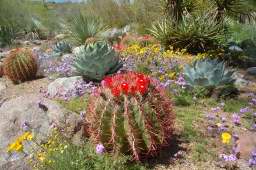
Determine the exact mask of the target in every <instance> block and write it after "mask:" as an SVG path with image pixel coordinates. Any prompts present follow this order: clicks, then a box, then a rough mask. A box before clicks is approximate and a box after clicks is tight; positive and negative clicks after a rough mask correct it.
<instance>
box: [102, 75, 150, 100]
mask: <svg viewBox="0 0 256 170" xmlns="http://www.w3.org/2000/svg"><path fill="white" fill-rule="evenodd" d="M149 84H150V80H149V78H148V77H147V76H145V75H143V74H139V73H134V72H127V73H121V74H116V75H114V76H113V77H106V78H105V79H104V80H103V81H102V86H103V87H106V88H110V89H111V92H112V94H113V95H114V96H116V97H118V96H120V94H121V93H123V94H126V95H129V94H130V95H135V94H136V93H137V92H139V93H140V94H145V93H146V92H147V91H148V86H149Z"/></svg>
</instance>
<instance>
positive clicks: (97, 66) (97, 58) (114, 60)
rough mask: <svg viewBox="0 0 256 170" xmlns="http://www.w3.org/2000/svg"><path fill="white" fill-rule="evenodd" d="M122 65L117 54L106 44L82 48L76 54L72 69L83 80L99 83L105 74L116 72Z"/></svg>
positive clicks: (97, 43) (99, 43) (96, 43)
mask: <svg viewBox="0 0 256 170" xmlns="http://www.w3.org/2000/svg"><path fill="white" fill-rule="evenodd" d="M120 67H122V64H121V63H120V61H119V57H118V54H117V53H116V52H115V51H114V49H113V48H112V47H111V46H110V45H109V44H107V43H106V42H95V43H91V44H88V45H86V46H82V47H81V48H80V51H79V52H78V53H77V54H76V59H75V62H74V68H75V69H76V70H77V72H78V73H79V74H81V75H82V76H83V77H84V78H85V79H89V80H96V81H101V80H102V79H103V77H104V76H105V75H106V74H111V73H114V72H116V71H117V70H118V69H119V68H120Z"/></svg>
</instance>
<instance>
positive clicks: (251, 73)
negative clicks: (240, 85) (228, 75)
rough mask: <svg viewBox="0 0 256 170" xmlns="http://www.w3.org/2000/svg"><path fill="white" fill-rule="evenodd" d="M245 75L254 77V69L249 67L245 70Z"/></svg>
mask: <svg viewBox="0 0 256 170" xmlns="http://www.w3.org/2000/svg"><path fill="white" fill-rule="evenodd" d="M246 72H247V74H249V75H253V76H256V67H250V68H248V69H247V70H246Z"/></svg>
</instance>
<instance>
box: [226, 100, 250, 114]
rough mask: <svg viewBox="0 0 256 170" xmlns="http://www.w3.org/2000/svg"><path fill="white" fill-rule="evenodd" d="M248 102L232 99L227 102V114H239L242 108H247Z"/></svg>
mask: <svg viewBox="0 0 256 170" xmlns="http://www.w3.org/2000/svg"><path fill="white" fill-rule="evenodd" d="M247 105H248V101H246V100H242V99H230V100H227V101H226V102H225V106H224V111H225V112H239V111H240V109H241V108H243V107H246V106H247Z"/></svg>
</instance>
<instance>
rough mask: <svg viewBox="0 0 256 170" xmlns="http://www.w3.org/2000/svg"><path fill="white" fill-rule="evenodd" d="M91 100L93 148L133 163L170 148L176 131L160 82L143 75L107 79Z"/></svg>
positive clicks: (171, 112)
mask: <svg viewBox="0 0 256 170" xmlns="http://www.w3.org/2000/svg"><path fill="white" fill-rule="evenodd" d="M101 84H102V85H101V87H99V88H98V89H96V90H95V91H94V92H93V93H92V94H91V96H90V98H89V103H88V107H87V112H86V113H87V115H86V122H87V125H88V131H87V133H88V134H89V136H90V139H91V141H92V142H93V143H94V144H102V145H103V146H104V147H105V149H106V150H107V151H110V152H113V153H115V154H131V155H132V156H133V158H134V160H141V159H143V158H146V157H148V156H153V155H155V154H156V153H157V151H159V150H160V149H161V148H162V147H163V146H167V145H168V144H169V142H170V138H171V135H172V132H173V129H174V119H175V114H174V112H173V110H172V103H171V101H170V99H169V97H168V96H167V95H166V93H165V90H164V89H163V87H162V86H160V84H159V82H158V81H157V80H155V79H151V78H149V77H147V76H145V75H143V74H138V73H134V72H126V73H119V74H116V75H114V76H112V77H106V78H105V79H104V80H103V81H102V83H101Z"/></svg>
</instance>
